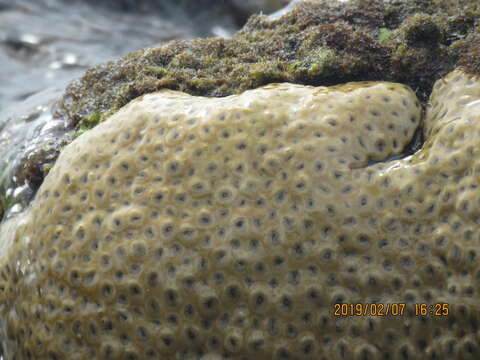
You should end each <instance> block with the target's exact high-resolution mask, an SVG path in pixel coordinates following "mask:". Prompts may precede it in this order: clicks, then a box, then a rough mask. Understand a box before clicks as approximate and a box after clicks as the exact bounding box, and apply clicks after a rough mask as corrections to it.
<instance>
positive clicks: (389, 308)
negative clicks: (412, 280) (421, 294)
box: [333, 303, 406, 316]
mask: <svg viewBox="0 0 480 360" xmlns="http://www.w3.org/2000/svg"><path fill="white" fill-rule="evenodd" d="M405 307H406V304H405V303H393V304H382V303H378V304H376V303H358V304H338V303H336V304H333V316H389V315H391V316H403V315H404V314H405Z"/></svg>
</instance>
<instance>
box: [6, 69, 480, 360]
mask: <svg viewBox="0 0 480 360" xmlns="http://www.w3.org/2000/svg"><path fill="white" fill-rule="evenodd" d="M421 112H422V111H421V106H420V102H419V101H418V99H417V97H416V96H415V94H414V93H413V91H412V90H411V89H410V88H408V87H407V86H405V85H401V84H395V83H388V82H381V83H350V84H346V85H342V86H335V87H331V88H325V87H306V86H301V85H293V84H276V85H268V86H265V87H262V88H260V89H256V90H250V91H246V92H244V93H242V94H240V95H235V96H229V97H224V98H206V97H196V96H191V95H188V94H186V93H181V92H174V91H169V90H163V91H161V92H158V93H153V94H149V95H145V96H143V97H141V98H139V99H137V100H134V101H132V102H131V103H130V104H128V105H127V106H125V107H123V108H122V109H121V110H120V111H118V112H117V113H116V114H114V115H113V116H111V117H110V118H109V119H107V120H106V121H105V122H103V123H101V124H99V125H98V126H96V127H95V128H94V129H93V130H91V131H89V132H87V133H85V134H83V135H81V136H80V137H78V138H77V139H76V140H75V141H74V142H72V143H71V144H69V145H68V146H67V147H65V149H64V150H63V151H62V153H61V155H60V157H59V158H58V160H57V162H56V164H55V165H54V167H53V168H52V169H51V171H50V172H49V174H48V175H47V177H46V179H45V181H44V183H43V184H42V186H41V188H40V190H39V192H38V194H37V196H36V198H35V200H34V202H33V203H32V206H31V208H30V209H29V210H28V211H27V212H26V213H25V214H23V215H22V217H21V218H19V219H18V220H11V222H9V223H7V224H6V226H4V227H3V228H2V234H1V239H2V241H1V243H0V249H1V252H0V304H1V306H0V339H1V342H2V345H3V348H4V351H5V356H6V359H7V360H11V359H29V358H32V359H42V360H43V359H72V360H77V359H78V360H80V359H82V360H83V359H92V358H98V359H129V360H131V359H150V358H151V359H159V358H161V359H194V358H202V359H203V358H205V359H207V358H208V359H210V358H213V359H222V358H224V359H254V358H257V359H328V360H330V359H355V360H356V359H409V360H411V359H419V360H420V359H477V358H478V357H479V356H480V347H479V341H480V338H479V333H478V321H479V320H480V309H479V307H478V304H479V302H478V276H479V274H480V266H479V263H478V256H479V249H478V238H479V235H480V232H479V225H478V224H479V222H480V206H479V204H480V202H479V201H478V200H479V195H478V186H477V185H478V182H479V180H480V178H479V174H480V171H479V169H480V162H479V159H480V158H479V156H478V153H479V150H480V149H479V146H478V144H479V140H480V139H479V134H480V79H479V78H475V77H472V76H470V75H466V74H465V73H463V72H460V71H455V72H453V73H452V74H450V75H448V76H447V77H446V78H445V79H442V80H440V81H438V82H437V83H436V85H435V87H434V91H433V94H432V96H431V99H430V106H429V108H428V110H427V116H426V120H425V136H426V142H425V145H424V147H423V148H422V149H421V150H420V151H418V152H417V153H415V154H414V155H413V156H410V157H407V158H405V159H401V160H395V161H390V162H388V163H384V164H382V163H380V164H375V165H368V164H369V161H370V160H381V159H385V158H387V157H389V156H391V155H393V154H397V153H399V152H400V151H401V149H402V148H403V147H404V146H405V145H406V144H407V143H408V142H409V141H410V140H411V138H412V136H413V134H414V132H415V131H416V129H417V127H418V126H419V124H420V122H421ZM15 221H16V223H15ZM342 304H344V305H342Z"/></svg>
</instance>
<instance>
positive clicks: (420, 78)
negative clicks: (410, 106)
mask: <svg viewBox="0 0 480 360" xmlns="http://www.w3.org/2000/svg"><path fill="white" fill-rule="evenodd" d="M479 17H480V5H479V4H478V1H476V0H451V1H440V0H435V1H422V0H397V1H391V2H388V3H384V2H383V1H381V0H356V1H350V2H347V3H341V2H336V1H323V0H320V1H305V2H301V3H299V4H298V5H297V6H296V8H295V9H294V10H293V11H290V12H289V13H287V14H286V15H284V16H283V17H281V18H279V19H276V20H271V19H269V18H268V17H266V16H261V15H257V16H253V17H251V18H250V20H249V21H248V23H247V24H246V25H245V26H244V28H243V29H242V30H241V31H240V32H238V33H237V34H236V35H235V36H234V37H233V38H231V39H222V38H208V39H195V40H184V41H173V42H171V43H168V44H167V45H165V46H162V47H158V48H148V49H143V50H140V51H137V52H134V53H131V54H129V55H127V56H125V57H123V58H121V59H119V60H116V61H111V62H108V63H104V64H100V65H98V66H95V67H93V68H91V69H90V70H88V71H87V72H86V73H85V75H84V76H83V77H82V78H80V79H79V80H78V81H75V82H74V83H72V84H71V85H70V86H69V87H68V89H67V90H66V92H65V95H64V97H63V100H62V102H61V104H60V106H59V110H58V112H57V115H58V116H63V117H67V118H68V119H69V120H70V121H71V122H72V123H73V124H75V125H76V126H77V127H80V126H82V124H81V123H82V122H84V121H85V119H88V118H89V117H90V116H91V114H102V116H101V120H103V119H104V118H106V117H107V116H109V115H111V114H112V113H113V112H115V111H116V110H118V109H119V108H120V107H122V106H124V105H125V104H127V103H128V102H129V101H131V100H133V99H134V98H137V97H139V96H141V95H144V94H146V93H151V92H154V91H157V90H159V89H162V88H168V89H173V90H181V91H185V92H186V93H189V94H191V95H202V96H214V97H222V96H227V95H231V94H238V93H240V92H242V91H244V90H247V89H252V88H256V87H259V86H261V85H265V84H268V83H273V82H293V83H298V84H308V85H316V86H318V85H333V84H339V83H344V82H348V81H372V80H388V81H398V82H403V83H405V84H407V85H409V86H410V87H412V88H413V89H414V90H415V91H416V93H417V95H418V96H419V97H420V99H421V100H425V99H426V98H427V97H428V94H429V93H430V91H431V88H432V85H433V83H434V81H435V80H437V79H438V78H440V77H442V76H444V75H445V74H446V73H448V72H449V71H451V70H453V69H454V68H455V67H459V66H460V67H462V68H463V70H464V71H466V72H467V73H470V74H479V73H480V62H479V61H478V54H479V51H480V33H479V26H478V23H479V21H478V18H479ZM83 126H84V124H83Z"/></svg>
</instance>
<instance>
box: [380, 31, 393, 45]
mask: <svg viewBox="0 0 480 360" xmlns="http://www.w3.org/2000/svg"><path fill="white" fill-rule="evenodd" d="M394 38H395V33H394V32H393V31H391V30H389V29H387V28H380V29H379V30H378V42H379V43H380V44H381V45H384V46H385V45H388V44H389V43H390V42H391V41H392V40H393V39H394Z"/></svg>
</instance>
